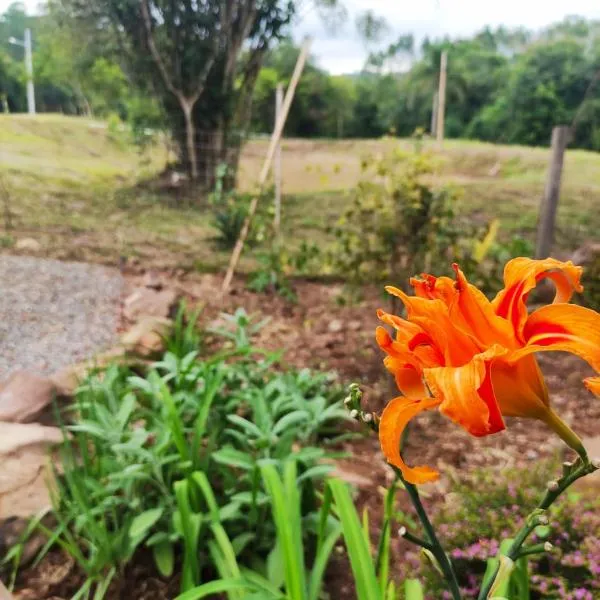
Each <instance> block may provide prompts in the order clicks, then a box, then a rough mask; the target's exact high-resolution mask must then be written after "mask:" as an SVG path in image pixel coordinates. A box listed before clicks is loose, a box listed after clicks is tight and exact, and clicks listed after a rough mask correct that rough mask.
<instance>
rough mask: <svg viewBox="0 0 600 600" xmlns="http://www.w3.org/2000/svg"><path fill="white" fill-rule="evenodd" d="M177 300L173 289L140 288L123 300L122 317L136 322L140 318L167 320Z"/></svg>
mask: <svg viewBox="0 0 600 600" xmlns="http://www.w3.org/2000/svg"><path fill="white" fill-rule="evenodd" d="M178 300H179V294H178V293H177V292H176V291H175V290H173V289H164V290H160V291H158V290H154V289H151V288H148V287H140V288H137V289H136V290H134V291H133V293H132V294H130V295H129V296H128V297H127V298H126V299H125V302H124V308H123V315H124V316H125V318H126V319H128V320H129V321H138V320H139V319H141V318H142V317H161V318H167V317H169V316H170V315H171V314H172V312H173V310H174V308H175V306H176V304H177V301H178Z"/></svg>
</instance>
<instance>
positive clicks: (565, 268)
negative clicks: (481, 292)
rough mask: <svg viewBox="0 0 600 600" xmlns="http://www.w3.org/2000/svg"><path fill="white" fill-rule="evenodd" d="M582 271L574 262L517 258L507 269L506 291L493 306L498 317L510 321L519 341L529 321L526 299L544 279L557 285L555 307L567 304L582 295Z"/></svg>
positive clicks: (505, 273) (496, 299)
mask: <svg viewBox="0 0 600 600" xmlns="http://www.w3.org/2000/svg"><path fill="white" fill-rule="evenodd" d="M581 273H582V268H581V267H577V266H575V265H574V264H573V263H572V262H571V261H568V262H561V261H559V260H556V259H554V258H547V259H545V260H533V259H531V258H524V257H520V258H514V259H513V260H510V261H509V262H508V263H506V266H505V268H504V289H503V290H501V291H500V292H499V293H498V295H497V296H496V298H494V300H493V302H492V305H493V307H494V309H495V311H496V314H497V315H498V316H500V317H503V318H504V319H508V321H510V322H511V323H512V325H513V327H514V330H515V332H516V334H517V337H520V335H521V333H522V331H523V327H524V326H525V321H526V320H527V305H526V301H527V296H528V295H529V292H531V290H533V289H534V288H535V287H536V285H537V284H538V283H539V282H540V281H542V280H543V279H546V278H549V279H552V281H553V282H554V284H555V285H556V296H555V297H554V303H563V302H568V301H569V300H570V299H571V296H572V295H573V292H574V291H577V292H581V291H582V290H583V287H582V286H581V284H580V279H581Z"/></svg>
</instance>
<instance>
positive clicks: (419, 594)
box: [404, 579, 425, 600]
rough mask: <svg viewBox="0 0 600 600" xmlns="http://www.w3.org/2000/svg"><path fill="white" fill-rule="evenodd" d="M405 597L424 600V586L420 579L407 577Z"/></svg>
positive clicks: (412, 599)
mask: <svg viewBox="0 0 600 600" xmlns="http://www.w3.org/2000/svg"><path fill="white" fill-rule="evenodd" d="M404 598H405V599H406V600H423V598H425V595H424V594H423V586H422V585H421V582H420V581H419V580H418V579H407V580H406V581H405V582H404Z"/></svg>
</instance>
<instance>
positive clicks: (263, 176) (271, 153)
mask: <svg viewBox="0 0 600 600" xmlns="http://www.w3.org/2000/svg"><path fill="white" fill-rule="evenodd" d="M310 43H311V40H310V38H306V39H305V40H304V44H303V45H302V49H301V50H300V55H299V56H298V60H297V62H296V66H295V67H294V72H293V73H292V78H291V80H290V84H289V85H288V89H287V91H286V93H285V98H284V100H283V107H282V108H281V114H280V115H279V119H278V121H277V124H276V125H275V130H274V131H273V135H272V136H271V141H270V142H269V148H268V150H267V155H266V156H265V161H264V163H263V167H262V170H261V172H260V174H259V176H258V185H257V187H258V190H257V192H256V193H255V195H254V198H252V202H250V207H249V208H248V214H247V215H246V219H245V220H244V224H243V226H242V230H241V231H240V235H239V237H238V239H237V242H236V243H235V247H234V248H233V252H232V253H231V258H230V259H229V266H228V267H227V272H226V273H225V278H224V279H223V284H222V285H221V293H223V294H224V293H225V292H227V290H229V286H230V285H231V280H232V279H233V274H234V273H235V269H236V267H237V264H238V262H239V260H240V256H241V255H242V250H243V248H244V242H245V241H246V238H247V237H248V231H249V230H250V223H251V222H252V219H253V217H254V214H255V213H256V208H257V207H258V200H259V198H260V194H261V193H262V191H263V188H264V186H265V182H266V181H267V176H268V175H269V171H270V169H271V165H272V164H273V158H274V157H275V147H276V146H277V142H278V141H279V138H280V137H281V134H282V133H283V127H284V125H285V120H286V119H287V116H288V113H289V111H290V106H291V105H292V100H293V99H294V93H295V92H296V86H297V85H298V81H299V80H300V76H301V75H302V70H303V69H304V63H305V62H306V58H307V57H308V51H309V50H310Z"/></svg>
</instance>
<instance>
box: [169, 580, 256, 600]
mask: <svg viewBox="0 0 600 600" xmlns="http://www.w3.org/2000/svg"><path fill="white" fill-rule="evenodd" d="M247 590H248V583H247V582H245V581H243V580H241V579H219V581H211V582H210V583H205V584H203V585H200V586H198V587H195V588H194V589H192V590H188V591H187V592H184V593H183V594H179V596H177V597H176V598H175V600H200V599H201V598H206V597H207V596H211V595H213V594H226V593H228V592H232V591H240V592H244V591H247Z"/></svg>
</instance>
